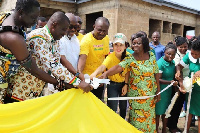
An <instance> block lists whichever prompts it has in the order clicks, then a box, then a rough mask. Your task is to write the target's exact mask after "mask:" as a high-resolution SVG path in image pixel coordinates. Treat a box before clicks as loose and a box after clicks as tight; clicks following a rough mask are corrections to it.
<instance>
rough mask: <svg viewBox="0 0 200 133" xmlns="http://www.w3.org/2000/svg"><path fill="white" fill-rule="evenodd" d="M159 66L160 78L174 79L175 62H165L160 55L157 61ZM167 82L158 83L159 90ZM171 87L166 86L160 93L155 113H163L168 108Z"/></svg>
mask: <svg viewBox="0 0 200 133" xmlns="http://www.w3.org/2000/svg"><path fill="white" fill-rule="evenodd" d="M157 64H158V67H159V73H162V79H163V80H168V81H171V80H173V79H174V75H175V62H174V61H171V62H167V61H165V60H164V59H163V57H161V58H160V59H159V60H158V61H157ZM168 85H169V84H160V90H163V89H164V88H165V87H167V86H168ZM171 95H172V87H170V88H168V89H167V90H166V91H164V92H163V93H161V100H160V101H159V102H158V103H157V104H156V115H162V114H165V111H166V109H167V108H168V106H169V104H170V102H171Z"/></svg>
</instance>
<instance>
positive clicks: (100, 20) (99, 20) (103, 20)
mask: <svg viewBox="0 0 200 133" xmlns="http://www.w3.org/2000/svg"><path fill="white" fill-rule="evenodd" d="M97 24H104V25H108V26H110V22H109V20H108V19H107V18H105V17H99V18H97V19H96V21H95V25H97Z"/></svg>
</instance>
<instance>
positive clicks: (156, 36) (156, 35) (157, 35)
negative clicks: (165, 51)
mask: <svg viewBox="0 0 200 133" xmlns="http://www.w3.org/2000/svg"><path fill="white" fill-rule="evenodd" d="M159 40H160V33H159V32H158V31H155V32H154V33H153V34H152V41H153V44H154V45H158V44H159Z"/></svg>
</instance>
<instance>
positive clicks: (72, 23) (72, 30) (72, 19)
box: [65, 13, 77, 39]
mask: <svg viewBox="0 0 200 133" xmlns="http://www.w3.org/2000/svg"><path fill="white" fill-rule="evenodd" d="M65 15H66V16H67V17H68V18H69V20H70V25H69V29H68V30H67V36H68V37H69V39H70V38H71V37H72V36H74V34H75V33H76V30H77V20H76V17H75V15H74V14H73V13H65Z"/></svg>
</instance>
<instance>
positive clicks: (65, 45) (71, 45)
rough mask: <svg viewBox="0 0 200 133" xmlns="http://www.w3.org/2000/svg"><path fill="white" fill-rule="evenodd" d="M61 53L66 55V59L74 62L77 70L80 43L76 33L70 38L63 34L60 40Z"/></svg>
mask: <svg viewBox="0 0 200 133" xmlns="http://www.w3.org/2000/svg"><path fill="white" fill-rule="evenodd" d="M59 43H60V54H61V55H64V56H65V57H66V59H67V60H68V61H69V62H70V63H71V64H72V66H73V67H74V69H75V70H76V71H77V65H78V59H79V53H80V45H79V40H78V38H77V37H76V35H73V36H72V37H71V39H69V38H68V37H67V36H66V35H65V36H63V37H62V38H61V39H60V41H59Z"/></svg>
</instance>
